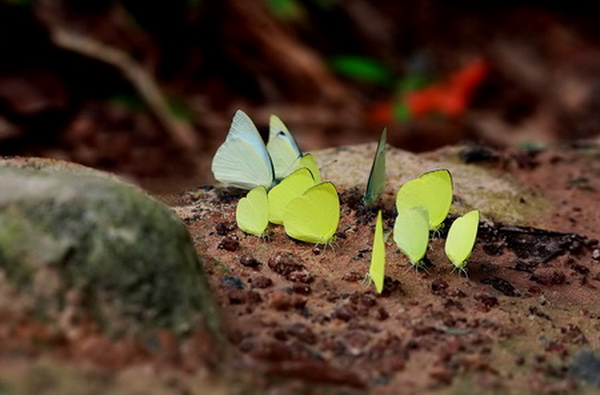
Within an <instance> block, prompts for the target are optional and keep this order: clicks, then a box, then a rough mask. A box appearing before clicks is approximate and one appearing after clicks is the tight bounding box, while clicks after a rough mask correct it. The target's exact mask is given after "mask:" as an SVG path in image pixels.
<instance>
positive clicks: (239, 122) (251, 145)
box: [212, 110, 274, 189]
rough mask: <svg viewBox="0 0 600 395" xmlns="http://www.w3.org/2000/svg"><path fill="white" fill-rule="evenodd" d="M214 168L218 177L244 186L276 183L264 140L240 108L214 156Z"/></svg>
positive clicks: (224, 182)
mask: <svg viewBox="0 0 600 395" xmlns="http://www.w3.org/2000/svg"><path fill="white" fill-rule="evenodd" d="M212 172H213V175H214V177H215V179H216V180H217V181H219V182H221V183H223V184H225V185H230V186H234V187H238V188H242V189H252V188H254V187H256V186H264V187H265V188H270V187H271V185H272V184H273V176H274V175H273V165H272V164H271V159H270V157H269V154H268V152H267V149H266V147H265V144H264V142H263V141H262V138H261V137H260V134H259V133H258V130H257V129H256V126H254V123H253V122H252V120H251V119H250V118H249V117H248V115H246V114H245V113H244V112H243V111H241V110H238V111H237V112H236V113H235V115H234V116H233V120H232V122H231V127H230V128H229V133H228V134H227V138H226V139H225V142H224V143H223V144H222V145H221V146H220V147H219V149H218V150H217V152H216V154H215V156H214V158H213V161H212Z"/></svg>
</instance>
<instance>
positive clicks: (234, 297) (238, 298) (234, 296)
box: [227, 289, 246, 304]
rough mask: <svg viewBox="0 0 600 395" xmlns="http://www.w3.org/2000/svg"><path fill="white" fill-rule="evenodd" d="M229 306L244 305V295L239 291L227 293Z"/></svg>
mask: <svg viewBox="0 0 600 395" xmlns="http://www.w3.org/2000/svg"><path fill="white" fill-rule="evenodd" d="M227 298H228V299H229V304H244V303H246V293H245V292H244V291H242V290H240V289H234V290H231V291H229V292H228V293H227Z"/></svg>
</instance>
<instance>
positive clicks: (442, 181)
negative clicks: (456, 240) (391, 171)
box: [396, 169, 453, 230]
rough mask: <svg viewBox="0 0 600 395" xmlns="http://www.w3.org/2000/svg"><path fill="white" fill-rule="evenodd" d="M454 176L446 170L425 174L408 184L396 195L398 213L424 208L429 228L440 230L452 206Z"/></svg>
mask: <svg viewBox="0 0 600 395" xmlns="http://www.w3.org/2000/svg"><path fill="white" fill-rule="evenodd" d="M452 194H453V187H452V176H451V175H450V172H449V171H448V170H446V169H441V170H434V171H430V172H427V173H424V174H423V175H421V176H420V177H419V178H417V179H414V180H411V181H408V182H406V183H405V184H404V185H402V187H400V189H399V190H398V194H397V195H396V208H397V210H398V212H400V210H403V209H408V208H413V207H424V208H425V209H426V210H427V213H428V215H429V228H430V229H432V230H435V229H438V228H439V227H440V225H441V223H442V222H443V221H444V219H446V216H447V215H448V211H449V210H450V205H451V204H452Z"/></svg>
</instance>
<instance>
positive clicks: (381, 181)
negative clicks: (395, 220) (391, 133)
mask: <svg viewBox="0 0 600 395" xmlns="http://www.w3.org/2000/svg"><path fill="white" fill-rule="evenodd" d="M386 141H387V130H386V129H383V132H382V133H381V136H380V137H379V143H378V144H377V149H376V150H375V157H374V158H373V164H372V165H371V172H370V173H369V180H368V181H367V188H366V189H365V194H364V196H363V202H364V204H365V207H371V206H373V205H374V204H375V203H377V200H378V199H379V196H380V195H381V192H383V188H384V187H385V151H386Z"/></svg>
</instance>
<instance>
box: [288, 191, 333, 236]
mask: <svg viewBox="0 0 600 395" xmlns="http://www.w3.org/2000/svg"><path fill="white" fill-rule="evenodd" d="M339 220H340V199H339V196H338V194H337V191H336V189H335V186H334V185H333V184H332V183H330V182H322V183H320V184H317V185H314V186H312V187H310V188H308V189H307V190H306V191H304V193H303V194H302V195H301V196H298V197H296V198H294V199H293V200H292V201H291V202H289V203H288V205H287V207H286V208H285V212H284V215H283V226H284V229H285V233H286V234H287V235H288V236H289V237H291V238H293V239H296V240H301V241H305V242H307V243H315V244H328V243H329V242H331V240H332V239H333V235H334V234H335V231H336V230H337V227H338V223H339Z"/></svg>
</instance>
